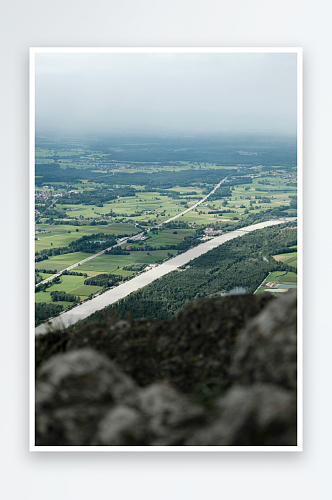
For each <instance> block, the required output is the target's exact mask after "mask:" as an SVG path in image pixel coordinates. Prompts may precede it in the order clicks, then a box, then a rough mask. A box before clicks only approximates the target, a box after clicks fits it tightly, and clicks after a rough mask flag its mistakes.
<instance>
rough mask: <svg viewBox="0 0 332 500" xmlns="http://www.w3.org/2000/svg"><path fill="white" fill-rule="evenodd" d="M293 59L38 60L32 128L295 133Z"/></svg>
mask: <svg viewBox="0 0 332 500" xmlns="http://www.w3.org/2000/svg"><path fill="white" fill-rule="evenodd" d="M296 87H297V82H296V54H198V53H196V54H174V53H172V54H170V53H169V54H151V53H150V54H75V53H71V54H68V53H67V54H60V53H58V54H36V130H37V133H42V132H46V131H47V130H49V129H56V130H59V131H62V132H65V131H78V132H88V131H93V132H96V131H104V132H130V133H132V132H133V133H141V132H143V133H146V132H147V133H154V132H155V133H169V132H176V133H181V132H183V133H207V132H208V133H209V132H213V133H219V132H241V133H242V132H244V133H260V132H264V133H266V132H268V133H285V134H289V133H290V134H295V133H296Z"/></svg>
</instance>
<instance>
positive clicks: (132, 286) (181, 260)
mask: <svg viewBox="0 0 332 500" xmlns="http://www.w3.org/2000/svg"><path fill="white" fill-rule="evenodd" d="M210 194H211V193H210ZM290 220H294V218H285V219H280V220H270V221H266V222H260V223H259V224H253V225H252V226H247V227H243V228H241V229H237V230H236V231H231V232H229V233H226V234H223V235H221V236H216V237H215V238H212V239H211V240H208V241H206V242H205V243H202V244H200V245H198V246H196V247H194V248H191V249H189V250H187V252H184V253H182V254H180V255H177V256H176V257H173V258H172V259H169V260H168V261H166V262H164V263H163V264H160V265H159V266H157V267H155V268H153V269H151V270H149V271H146V272H143V273H142V274H140V275H139V276H136V277H135V278H133V279H131V280H129V281H126V282H125V283H123V284H121V285H119V286H117V287H115V288H112V289H111V290H108V291H107V292H105V293H103V294H102V295H98V296H97V297H95V298H94V299H91V300H88V301H87V302H84V303H83V304H80V305H79V306H77V307H74V308H73V309H71V310H70V311H67V312H64V313H62V314H60V316H58V317H56V318H53V319H52V320H50V321H49V322H47V323H43V324H42V325H39V326H38V327H37V328H36V329H35V334H36V335H40V334H43V333H47V331H48V330H49V329H50V328H66V327H67V326H69V325H73V324H74V323H76V322H77V321H80V320H81V319H84V318H87V317H88V316H90V314H92V313H94V312H95V311H98V310H100V309H103V308H104V307H106V306H108V305H110V304H114V303H115V302H117V301H118V300H120V299H123V298H124V297H126V296H127V295H129V294H130V293H132V292H135V291H136V290H139V289H140V288H143V287H144V286H146V285H149V284H150V283H152V282H153V281H154V280H156V279H158V278H161V277H162V276H164V275H165V274H168V273H170V272H171V271H174V270H175V269H177V268H178V267H180V266H183V265H184V264H187V263H188V262H189V261H191V260H192V259H195V258H196V257H199V256H200V255H202V254H204V253H206V252H208V251H209V250H212V249H213V248H216V247H218V246H219V245H222V244H223V243H225V242H226V241H229V240H232V239H233V238H238V237H239V236H243V235H244V234H247V233H249V232H251V231H255V230H256V229H263V228H264V227H268V226H273V225H276V224H282V223H283V222H287V221H290Z"/></svg>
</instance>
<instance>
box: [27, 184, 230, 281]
mask: <svg viewBox="0 0 332 500" xmlns="http://www.w3.org/2000/svg"><path fill="white" fill-rule="evenodd" d="M226 179H227V177H225V178H224V179H222V180H221V181H220V182H219V184H217V185H216V187H215V188H214V189H212V191H211V192H210V193H209V194H208V195H206V196H205V198H203V199H202V200H200V201H199V202H198V203H196V204H195V205H193V206H192V207H190V208H187V210H184V212H181V213H180V214H177V215H175V216H174V217H171V218H170V219H168V220H165V221H164V222H161V223H160V224H158V225H157V226H155V227H161V226H162V225H163V224H167V222H171V221H172V220H174V219H177V218H178V217H181V215H184V214H186V213H187V212H190V210H193V208H196V207H198V205H200V204H201V203H203V202H204V201H205V200H207V199H208V197H209V196H211V194H213V193H215V192H216V190H217V189H218V188H219V187H220V185H221V184H222V183H223V182H225V180H226ZM53 203H54V202H53ZM150 229H153V228H150ZM150 229H148V230H147V232H149V231H150ZM142 235H143V233H138V234H135V237H137V236H142ZM130 238H132V236H128V237H127V238H121V240H118V243H117V244H116V245H113V246H112V247H109V248H105V250H102V251H101V252H98V253H95V254H93V255H91V256H90V257H87V258H86V259H84V260H80V261H79V262H76V263H75V264H72V265H71V266H69V267H66V269H62V271H59V272H58V273H56V274H52V276H49V277H48V278H46V279H44V280H43V281H40V282H39V283H37V285H36V286H40V285H43V284H44V283H47V282H48V281H51V280H52V279H53V278H56V277H57V276H61V274H62V273H63V272H64V271H70V270H71V269H73V268H74V267H77V266H80V265H81V264H84V263H85V262H87V261H88V260H91V259H94V258H95V257H98V256H99V255H102V254H103V253H105V252H106V251H107V250H111V249H112V248H115V247H118V246H120V245H123V244H124V243H127V240H128V239H130Z"/></svg>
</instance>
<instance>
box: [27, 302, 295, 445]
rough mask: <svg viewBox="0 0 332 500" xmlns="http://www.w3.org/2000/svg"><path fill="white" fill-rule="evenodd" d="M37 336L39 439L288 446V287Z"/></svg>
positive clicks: (291, 413) (291, 311) (291, 403)
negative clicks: (162, 318)
mask: <svg viewBox="0 0 332 500" xmlns="http://www.w3.org/2000/svg"><path fill="white" fill-rule="evenodd" d="M48 335H49V336H48ZM43 337H44V338H40V337H38V339H37V341H36V348H37V352H38V356H37V359H38V360H39V361H40V363H41V364H40V368H39V369H38V370H37V377H36V444H37V445H39V446H52V445H54V446H60V445H62V446H74V445H76V446H82V445H97V446H145V445H148V446H157V445H158V446H178V445H180V446H181V445H184V446H256V445H259V446H268V445H275V446H286V445H289V446H293V445H295V444H296V293H294V292H287V293H286V294H284V295H283V296H282V297H281V298H277V299H272V298H271V297H270V296H265V295H263V296H258V297H256V296H250V295H243V296H229V297H224V298H220V299H219V298H217V299H202V300H198V301H194V302H193V303H191V304H189V305H188V306H187V307H185V308H184V310H183V311H182V312H181V313H180V315H179V317H178V318H177V320H176V321H169V322H156V321H147V320H139V321H134V322H127V321H121V322H118V323H115V324H114V323H109V324H108V323H104V324H93V325H85V326H84V327H83V328H81V329H79V330H77V331H74V332H73V333H72V334H68V333H65V334H64V335H63V337H61V333H58V334H55V333H53V334H47V335H45V336H43ZM59 346H61V347H59ZM58 350H60V353H59V354H56V355H55V356H52V357H50V358H49V359H46V361H45V362H43V363H42V359H43V358H48V356H49V353H50V352H51V353H52V352H57V351H58ZM61 351H65V352H61Z"/></svg>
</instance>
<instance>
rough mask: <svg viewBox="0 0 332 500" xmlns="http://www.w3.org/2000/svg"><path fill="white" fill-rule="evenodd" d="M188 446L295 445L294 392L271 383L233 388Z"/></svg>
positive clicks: (187, 442)
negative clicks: (208, 423) (207, 423)
mask: <svg viewBox="0 0 332 500" xmlns="http://www.w3.org/2000/svg"><path fill="white" fill-rule="evenodd" d="M185 444H186V445H189V446H256V445H259V446H287V445H288V446H293V445H296V395H295V393H294V392H293V391H286V390H285V389H282V388H279V387H277V386H274V385H272V384H253V385H252V386H250V387H244V386H235V387H232V388H231V389H230V390H229V391H228V392H227V394H226V396H225V397H223V398H221V399H219V400H218V402H217V408H216V410H215V412H214V415H213V418H212V423H211V424H210V425H207V426H206V427H204V428H203V429H201V430H199V431H198V432H196V433H195V434H194V435H193V436H192V437H191V438H190V439H189V440H188V441H186V442H185Z"/></svg>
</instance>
